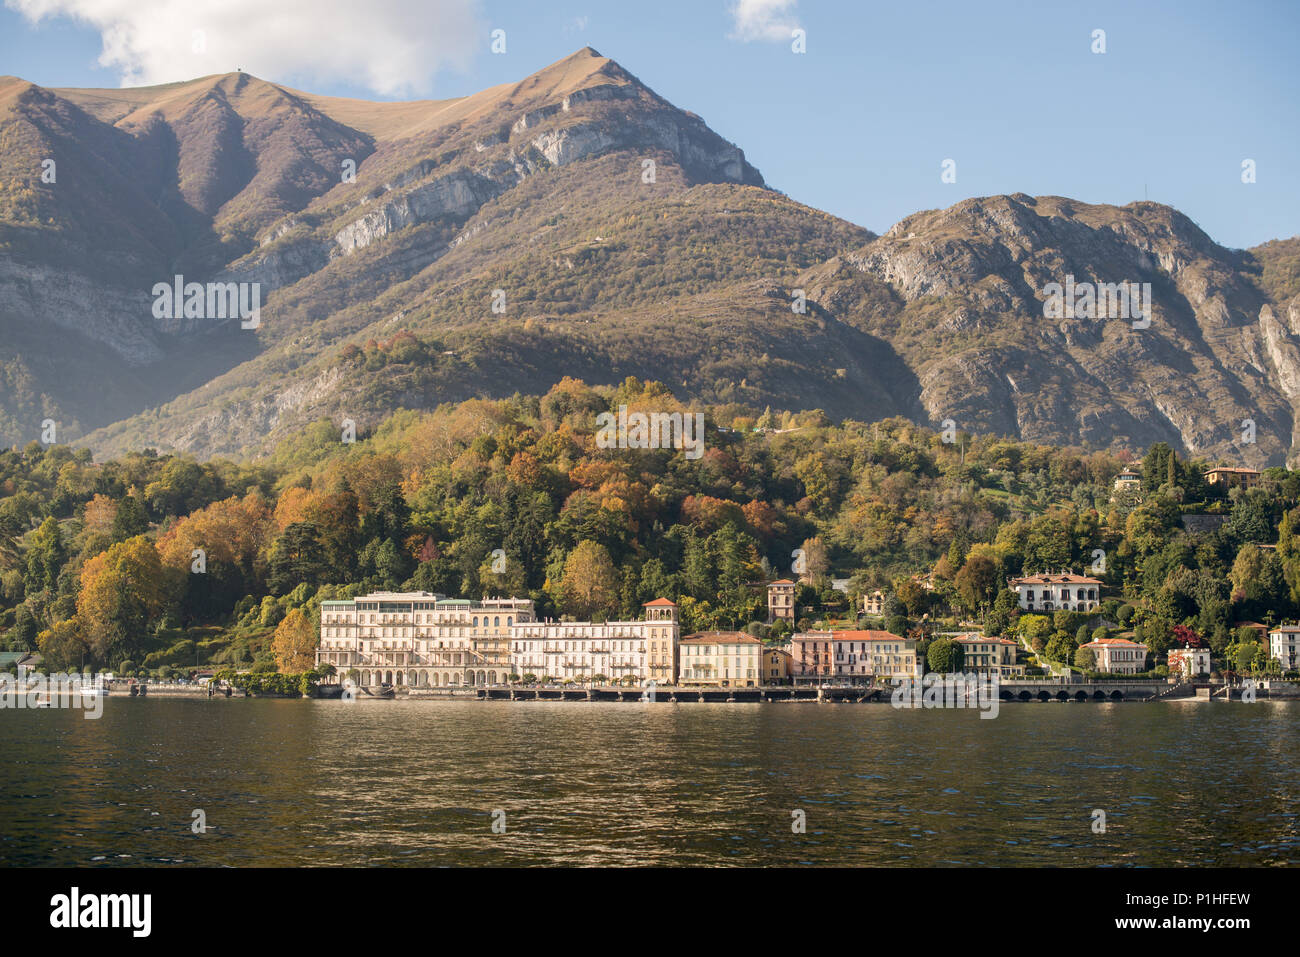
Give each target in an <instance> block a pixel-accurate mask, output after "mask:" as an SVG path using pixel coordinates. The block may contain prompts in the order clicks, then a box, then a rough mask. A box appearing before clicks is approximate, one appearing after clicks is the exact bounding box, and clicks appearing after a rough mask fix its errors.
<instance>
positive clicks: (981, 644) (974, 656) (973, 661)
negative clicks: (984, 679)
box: [953, 634, 1025, 677]
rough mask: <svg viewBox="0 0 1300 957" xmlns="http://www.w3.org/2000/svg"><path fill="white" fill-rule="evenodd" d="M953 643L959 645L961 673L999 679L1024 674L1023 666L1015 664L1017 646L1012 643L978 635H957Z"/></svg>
mask: <svg viewBox="0 0 1300 957" xmlns="http://www.w3.org/2000/svg"><path fill="white" fill-rule="evenodd" d="M953 641H955V642H957V644H959V645H961V650H962V671H974V672H976V673H978V674H991V675H998V676H999V677H1008V676H1011V675H1023V674H1024V673H1025V666H1024V665H1018V664H1016V649H1017V647H1018V646H1017V645H1016V643H1015V642H1014V641H1011V640H1009V639H1007V638H990V637H988V636H986V635H980V634H967V635H957V636H956V637H955V638H953Z"/></svg>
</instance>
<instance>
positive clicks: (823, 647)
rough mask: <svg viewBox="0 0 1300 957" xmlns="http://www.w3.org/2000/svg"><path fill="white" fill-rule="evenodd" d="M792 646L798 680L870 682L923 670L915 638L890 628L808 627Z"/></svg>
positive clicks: (912, 675) (792, 662) (910, 675)
mask: <svg viewBox="0 0 1300 957" xmlns="http://www.w3.org/2000/svg"><path fill="white" fill-rule="evenodd" d="M790 647H791V660H790V677H791V679H792V680H793V681H794V683H795V684H847V685H870V684H874V683H875V681H876V679H878V678H879V679H901V678H919V677H920V676H921V673H922V671H923V669H922V667H921V660H920V657H919V656H918V655H917V653H916V641H915V639H912V638H903V637H901V636H899V635H895V634H892V633H890V632H888V631H868V630H845V631H809V632H804V633H802V634H798V635H794V636H793V638H792V639H791V642H790Z"/></svg>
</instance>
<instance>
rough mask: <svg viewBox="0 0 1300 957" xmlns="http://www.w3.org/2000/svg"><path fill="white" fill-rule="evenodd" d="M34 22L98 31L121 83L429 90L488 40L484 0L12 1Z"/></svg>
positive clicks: (103, 58)
mask: <svg viewBox="0 0 1300 957" xmlns="http://www.w3.org/2000/svg"><path fill="white" fill-rule="evenodd" d="M5 5H6V6H8V7H9V8H10V9H13V10H17V11H18V12H20V13H22V14H23V15H24V16H26V17H27V18H28V19H29V20H31V21H33V22H36V21H39V20H41V19H42V18H45V17H60V16H62V17H70V18H72V19H74V20H76V21H78V22H81V23H85V24H88V25H90V26H92V27H94V28H95V29H97V30H99V32H100V35H101V36H102V38H103V42H104V49H103V53H102V54H101V55H100V58H99V62H100V64H101V65H103V66H106V67H109V68H111V69H116V70H118V71H119V72H120V75H121V80H122V85H123V86H134V85H137V84H148V83H167V82H171V81H174V80H187V79H191V78H193V77H196V76H204V75H206V74H210V73H229V72H231V71H233V70H234V69H235V68H236V67H238V68H240V69H242V70H243V71H244V72H245V73H252V74H254V75H256V76H262V77H266V78H268V79H274V80H279V81H281V82H286V83H287V82H302V81H304V80H305V81H310V80H317V79H320V80H334V81H338V80H341V79H346V80H350V81H352V82H354V83H357V84H359V85H362V86H365V87H368V88H369V89H371V90H374V91H375V92H377V93H380V94H384V95H394V96H396V95H422V94H423V95H427V94H429V93H430V92H432V89H433V78H434V76H435V74H437V73H438V72H439V71H440V70H443V69H453V70H460V69H464V68H465V67H467V66H468V65H469V63H470V61H471V60H472V59H473V57H474V54H475V53H476V52H478V51H480V49H486V48H487V45H488V42H489V41H488V33H489V30H488V27H487V26H486V25H485V24H484V23H483V22H482V21H481V19H480V16H479V3H478V0H275V2H271V0H5Z"/></svg>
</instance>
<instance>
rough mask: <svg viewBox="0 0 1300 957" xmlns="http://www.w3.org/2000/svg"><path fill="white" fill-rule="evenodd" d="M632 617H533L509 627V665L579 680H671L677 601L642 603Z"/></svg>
mask: <svg viewBox="0 0 1300 957" xmlns="http://www.w3.org/2000/svg"><path fill="white" fill-rule="evenodd" d="M644 607H645V617H644V618H642V619H639V620H636V621H606V622H589V621H534V622H526V623H523V624H515V625H514V626H513V627H512V628H511V629H510V667H511V669H512V673H513V674H516V675H519V676H520V677H523V676H525V675H533V676H535V677H536V678H538V679H540V680H543V681H576V682H580V683H582V684H636V685H644V684H646V683H647V682H650V681H653V682H654V683H655V684H657V685H667V684H672V683H673V680H674V679H675V677H676V675H677V667H678V645H679V639H680V637H681V636H680V631H679V625H678V623H677V606H676V605H675V604H674V603H673V602H671V601H668V600H667V599H666V598H657V599H655V600H654V601H652V602H647V603H646V605H645V606H644Z"/></svg>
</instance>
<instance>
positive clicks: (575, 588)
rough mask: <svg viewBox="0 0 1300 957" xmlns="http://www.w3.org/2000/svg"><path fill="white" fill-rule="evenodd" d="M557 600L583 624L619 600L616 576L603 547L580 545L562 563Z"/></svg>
mask: <svg viewBox="0 0 1300 957" xmlns="http://www.w3.org/2000/svg"><path fill="white" fill-rule="evenodd" d="M560 598H561V601H562V603H563V604H564V607H565V609H566V610H567V611H569V613H570V614H572V615H574V616H575V617H577V618H579V619H582V620H584V621H589V620H591V619H592V618H593V617H594V616H595V615H596V614H597V613H600V612H605V611H607V610H608V609H610V608H612V607H613V605H614V603H615V602H616V601H617V600H618V575H617V573H616V572H615V570H614V563H613V562H612V561H611V560H610V557H609V552H608V551H607V550H606V548H605V546H604V545H600V544H598V543H596V542H590V541H582V542H579V543H578V545H577V547H576V548H574V550H573V551H572V552H570V553H569V557H568V558H567V559H565V562H564V580H563V582H562V583H561V586H560Z"/></svg>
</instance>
